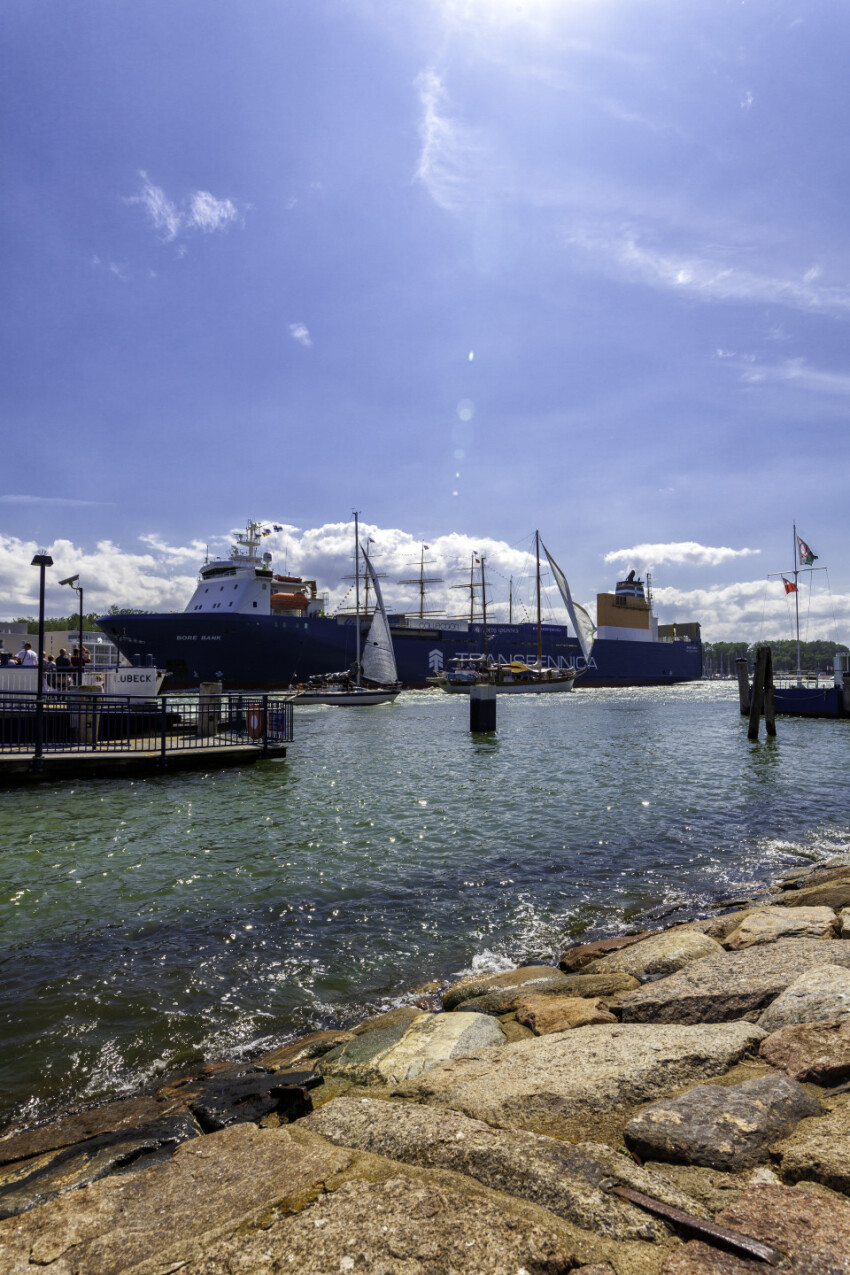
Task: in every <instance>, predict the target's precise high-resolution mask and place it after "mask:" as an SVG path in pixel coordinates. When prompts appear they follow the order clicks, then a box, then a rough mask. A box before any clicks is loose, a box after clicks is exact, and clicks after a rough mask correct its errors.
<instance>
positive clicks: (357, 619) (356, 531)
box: [354, 509, 360, 686]
mask: <svg viewBox="0 0 850 1275" xmlns="http://www.w3.org/2000/svg"><path fill="white" fill-rule="evenodd" d="M359 518H360V515H359V514H358V512H357V510H356V509H355V510H354V599H355V601H354V607H355V620H354V631H355V640H356V643H357V685H358V686H359V685H360V526H359Z"/></svg>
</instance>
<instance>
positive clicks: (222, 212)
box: [125, 171, 239, 243]
mask: <svg viewBox="0 0 850 1275" xmlns="http://www.w3.org/2000/svg"><path fill="white" fill-rule="evenodd" d="M139 176H140V177H141V179H142V188H141V190H140V192H139V194H138V195H130V196H129V197H128V198H127V199H125V203H128V204H140V205H141V206H142V207H143V208H144V210H145V212H146V213H147V215H148V219H149V221H150V222H151V225H152V226H153V228H154V230H156V231H158V232H159V233H160V234H161V235H162V238H163V240H164V241H165V242H166V243H173V241H174V240H175V239H178V238H179V237H180V236H182V235H185V234H187V233H189V232H191V231H194V230H198V231H200V232H201V233H202V234H212V233H213V232H215V231H217V230H227V229H228V227H229V226H232V225H233V223H234V222H236V221H238V219H239V210H238V208H237V207H236V204H234V203H233V201H232V200H231V199H217V198H216V197H215V195H211V194H210V192H209V191H208V190H195V191H192V192H191V193H190V194H189V195H187V196H186V198H185V199H184V200H183V201H182V204H178V203H175V202H174V201H173V200H171V199H169V198H168V196H167V195H166V193H165V191H164V190H163V189H162V187H161V186H154V184H153V182H152V181H151V180H150V178H149V177H148V175H147V173H146V172H144V171H142V172H140V173H139Z"/></svg>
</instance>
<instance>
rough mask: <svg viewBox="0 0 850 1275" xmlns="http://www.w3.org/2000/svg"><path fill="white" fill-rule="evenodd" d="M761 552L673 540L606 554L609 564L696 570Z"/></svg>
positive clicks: (642, 567)
mask: <svg viewBox="0 0 850 1275" xmlns="http://www.w3.org/2000/svg"><path fill="white" fill-rule="evenodd" d="M756 553H761V550H760V549H726V548H720V547H717V548H715V547H712V546H710V545H701V544H698V543H697V541H696V540H673V541H669V542H668V543H667V544H643V545H632V547H631V549H614V550H612V551H611V553H606V555H605V561H606V562H621V563H623V564H624V565H626V566H628V565H634V566H639V567H640V568H641V569H642V570H643V569H644V568H646V567H657V566H659V565H660V564H661V563H662V562H671V563H674V564H677V565H688V566H695V567H718V566H720V565H721V563H724V562H729V561H730V560H731V559H732V558H748V557H751V556H752V555H753V554H756Z"/></svg>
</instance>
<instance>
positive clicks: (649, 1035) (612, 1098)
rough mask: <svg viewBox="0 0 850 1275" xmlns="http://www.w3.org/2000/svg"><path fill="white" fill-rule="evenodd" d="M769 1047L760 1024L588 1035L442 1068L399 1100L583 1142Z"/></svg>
mask: <svg viewBox="0 0 850 1275" xmlns="http://www.w3.org/2000/svg"><path fill="white" fill-rule="evenodd" d="M761 1039H762V1032H761V1031H760V1030H759V1029H758V1028H757V1027H754V1026H752V1025H751V1024H750V1023H723V1024H719V1025H714V1026H700V1027H644V1026H628V1027H626V1026H623V1025H622V1024H613V1023H612V1024H610V1025H600V1026H594V1027H583V1028H582V1029H581V1031H571V1032H560V1033H557V1034H556V1035H554V1036H541V1037H539V1038H536V1039H534V1040H527V1041H519V1042H518V1043H517V1044H514V1045H506V1046H505V1047H504V1048H503V1049H500V1050H493V1051H489V1050H488V1051H486V1052H484V1053H479V1054H477V1055H475V1056H473V1057H471V1058H466V1059H461V1060H459V1061H458V1062H454V1063H449V1064H445V1065H443V1066H442V1067H436V1068H434V1070H433V1071H430V1072H428V1074H427V1075H423V1076H420V1077H419V1078H418V1079H416V1080H411V1081H408V1082H407V1083H406V1084H403V1085H401V1086H399V1088H398V1090H397V1092H398V1093H399V1094H401V1095H403V1096H405V1097H409V1098H415V1099H417V1100H419V1101H422V1102H432V1103H437V1104H439V1105H441V1106H445V1107H451V1108H454V1110H456V1111H462V1112H464V1113H465V1114H466V1115H469V1116H472V1117H474V1118H476V1119H479V1120H484V1121H486V1122H487V1123H488V1124H492V1125H498V1126H501V1127H507V1128H514V1129H528V1130H531V1131H533V1132H537V1133H548V1134H553V1135H554V1136H556V1137H570V1136H574V1135H575V1132H576V1131H577V1130H578V1132H579V1136H583V1135H584V1134H585V1133H586V1131H587V1130H588V1128H590V1127H592V1126H593V1125H594V1124H595V1123H598V1117H599V1116H600V1115H602V1114H608V1113H610V1112H612V1111H617V1110H620V1111H625V1110H628V1109H629V1108H630V1107H632V1106H635V1105H637V1104H639V1103H643V1102H651V1101H652V1100H653V1099H654V1098H659V1097H662V1096H663V1095H665V1094H668V1093H670V1092H672V1091H673V1090H675V1089H680V1088H683V1087H684V1086H685V1085H688V1084H696V1083H698V1082H699V1081H701V1080H706V1079H709V1078H710V1077H712V1076H717V1075H720V1074H722V1073H723V1072H725V1071H727V1070H728V1069H729V1068H730V1067H731V1066H733V1065H734V1064H735V1063H736V1062H738V1061H739V1059H741V1058H742V1057H743V1056H744V1055H745V1054H747V1053H748V1052H752V1051H753V1050H755V1048H756V1047H757V1044H758V1042H759V1041H760V1040H761Z"/></svg>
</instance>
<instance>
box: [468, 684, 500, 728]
mask: <svg viewBox="0 0 850 1275" xmlns="http://www.w3.org/2000/svg"><path fill="white" fill-rule="evenodd" d="M469 729H470V730H471V731H491V730H495V729H496V688H495V686H490V685H488V684H485V685H484V686H473V687H472V688H471V689H470V692H469Z"/></svg>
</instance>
